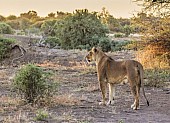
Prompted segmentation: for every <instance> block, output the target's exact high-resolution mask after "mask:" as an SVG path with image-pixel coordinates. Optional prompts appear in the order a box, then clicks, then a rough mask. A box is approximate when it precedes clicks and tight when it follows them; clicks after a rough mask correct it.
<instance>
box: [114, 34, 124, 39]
mask: <svg viewBox="0 0 170 123" xmlns="http://www.w3.org/2000/svg"><path fill="white" fill-rule="evenodd" d="M114 37H115V38H123V37H125V34H123V33H115V34H114Z"/></svg>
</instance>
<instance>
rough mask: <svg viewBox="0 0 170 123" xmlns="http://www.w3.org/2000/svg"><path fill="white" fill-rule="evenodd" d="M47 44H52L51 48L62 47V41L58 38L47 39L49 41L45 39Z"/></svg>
mask: <svg viewBox="0 0 170 123" xmlns="http://www.w3.org/2000/svg"><path fill="white" fill-rule="evenodd" d="M45 43H48V44H50V48H53V47H55V46H60V45H61V41H60V39H59V38H57V37H51V36H50V37H47V39H45Z"/></svg>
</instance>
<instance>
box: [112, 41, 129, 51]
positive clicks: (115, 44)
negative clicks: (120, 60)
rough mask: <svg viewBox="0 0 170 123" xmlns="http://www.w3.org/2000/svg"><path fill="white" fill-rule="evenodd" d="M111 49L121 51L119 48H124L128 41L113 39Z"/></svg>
mask: <svg viewBox="0 0 170 123" xmlns="http://www.w3.org/2000/svg"><path fill="white" fill-rule="evenodd" d="M112 43H113V45H112V49H111V51H121V50H126V45H128V44H129V43H130V42H129V41H113V42H112Z"/></svg>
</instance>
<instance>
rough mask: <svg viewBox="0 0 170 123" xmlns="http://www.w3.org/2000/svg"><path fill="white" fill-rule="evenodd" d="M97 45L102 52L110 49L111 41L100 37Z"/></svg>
mask: <svg viewBox="0 0 170 123" xmlns="http://www.w3.org/2000/svg"><path fill="white" fill-rule="evenodd" d="M98 46H99V47H101V48H102V50H103V51H104V52H108V51H111V41H110V40H109V39H108V38H100V39H99V44H98Z"/></svg>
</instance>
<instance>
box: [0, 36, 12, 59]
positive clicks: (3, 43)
mask: <svg viewBox="0 0 170 123" xmlns="http://www.w3.org/2000/svg"><path fill="white" fill-rule="evenodd" d="M14 43H15V40H14V39H8V38H3V37H0V61H2V60H3V59H5V58H8V57H9V56H10V50H11V48H12V44H14Z"/></svg>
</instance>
